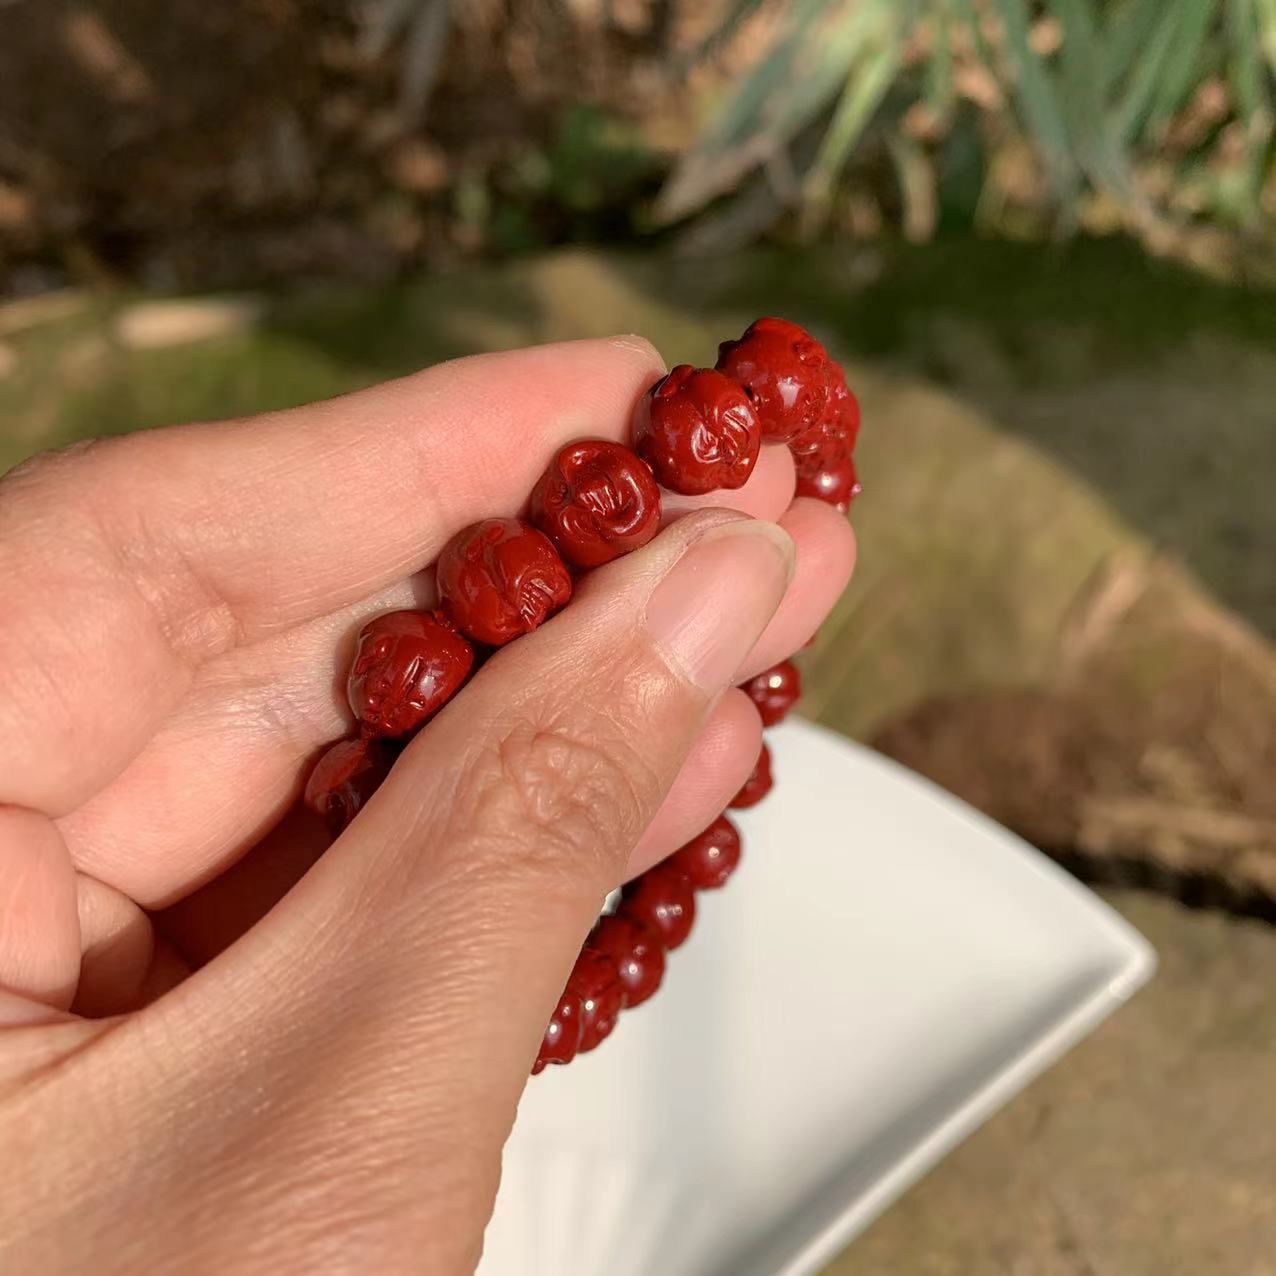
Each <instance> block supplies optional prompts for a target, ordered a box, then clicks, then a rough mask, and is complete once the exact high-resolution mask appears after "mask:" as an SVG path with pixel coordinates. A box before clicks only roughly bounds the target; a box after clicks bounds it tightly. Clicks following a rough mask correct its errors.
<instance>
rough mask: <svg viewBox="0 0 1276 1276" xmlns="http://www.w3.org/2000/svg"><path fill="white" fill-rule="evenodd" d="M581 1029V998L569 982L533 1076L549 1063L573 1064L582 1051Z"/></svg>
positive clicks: (551, 1017)
mask: <svg viewBox="0 0 1276 1276" xmlns="http://www.w3.org/2000/svg"><path fill="white" fill-rule="evenodd" d="M581 1028H582V1024H581V1004H580V997H579V996H577V994H576V993H575V992H573V991H572V987H571V984H570V982H569V983H568V985H567V988H566V990H565V991H564V992H563V995H562V996H561V997H560V998H559V999H558V1005H557V1006H555V1007H554V1013H553V1014H552V1015H551V1016H550V1018H549V1024H548V1026H547V1027H546V1029H545V1036H544V1037H543V1038H542V1039H541V1048H540V1050H539V1051H538V1052H537V1055H536V1062H535V1063H534V1064H533V1065H532V1075H533V1076H535V1075H536V1074H537V1073H538V1072H540V1071H541V1069H542V1068H544V1067H545V1065H546V1064H547V1063H571V1061H572V1060H573V1059H574V1058H575V1057H576V1055H577V1053H578V1052H579V1050H580V1038H581Z"/></svg>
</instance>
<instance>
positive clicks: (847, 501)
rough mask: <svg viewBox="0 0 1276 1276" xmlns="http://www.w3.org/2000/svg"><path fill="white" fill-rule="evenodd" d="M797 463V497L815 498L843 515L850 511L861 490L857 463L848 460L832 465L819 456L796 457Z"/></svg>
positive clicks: (842, 458) (833, 461)
mask: <svg viewBox="0 0 1276 1276" xmlns="http://www.w3.org/2000/svg"><path fill="white" fill-rule="evenodd" d="M794 461H795V465H796V469H797V485H796V486H795V488H794V494H795V495H797V496H813V497H814V498H815V499H816V500H817V501H823V502H824V503H825V504H827V505H832V506H833V507H834V508H835V509H837V510H838V511H839V512H840V513H842V514H845V513H846V511H847V510H849V509H850V508H851V502H852V501H853V500H854V499H855V498H856V497H857V496H858V495H859V494H860V490H861V489H860V482H859V477H858V475H857V474H856V473H855V462H854V461H853V460H852V459H851V458H850V457H849V456H840V457H835V458H833V459H832V460H829V461H825V460H823V459H822V458H820V457H818V456H816V457H795V458H794Z"/></svg>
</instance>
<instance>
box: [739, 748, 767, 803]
mask: <svg viewBox="0 0 1276 1276" xmlns="http://www.w3.org/2000/svg"><path fill="white" fill-rule="evenodd" d="M773 782H774V781H773V780H772V777H771V750H770V749H768V748H767V747H766V745H765V744H764V745H763V746H762V752H761V753H759V754H758V760H757V761H756V762H755V763H754V764H753V771H752V773H751V774H750V776H749V778H748V779H747V780H745V782H744V784H743V785H742V786H741V788H740V792H739V793H737V794H736V795H735V797H733V798H732V799H731V805H732V806H733V807H734V808H735V809H736V810H743V809H744V808H745V807H748V806H756V805H757V804H758V803H759V802H761V801H762V799H763V798H764V797H766V795H767V794H768V793H770V792H771V785H772V783H773Z"/></svg>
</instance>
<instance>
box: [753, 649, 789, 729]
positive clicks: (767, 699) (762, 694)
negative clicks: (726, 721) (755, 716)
mask: <svg viewBox="0 0 1276 1276" xmlns="http://www.w3.org/2000/svg"><path fill="white" fill-rule="evenodd" d="M744 693H745V695H747V696H748V697H749V699H750V700H752V701H753V703H754V704H755V705H757V707H758V713H759V714H761V715H762V725H763V726H764V727H773V726H775V724H776V723H777V722H783V721H784V719H785V717H786V716H787V715H788V712H789V710H790V709H792V708H793V706H794V705H795V704H796V703H797V702H798V699H799V697H800V696H801V695H802V675H801V674H800V673H799V672H798V667H797V665H795V664H794V663H793V662H792V661H791V660H781V661H780V663H779V664H778V665H775V666H773V667H772V668H770V669H768V670H767V671H766V672H765V673H760V674H758V676H757V677H756V678H750V679H749V681H748V682H746V683H745V684H744Z"/></svg>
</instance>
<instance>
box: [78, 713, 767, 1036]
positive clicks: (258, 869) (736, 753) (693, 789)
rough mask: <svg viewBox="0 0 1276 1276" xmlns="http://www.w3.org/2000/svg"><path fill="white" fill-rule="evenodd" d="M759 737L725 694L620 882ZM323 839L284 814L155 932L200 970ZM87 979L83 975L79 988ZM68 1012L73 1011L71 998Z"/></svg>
mask: <svg viewBox="0 0 1276 1276" xmlns="http://www.w3.org/2000/svg"><path fill="white" fill-rule="evenodd" d="M761 737H762V727H761V722H760V720H759V718H758V712H757V710H756V709H755V708H754V707H753V703H752V701H750V700H749V698H748V697H747V696H746V695H745V694H744V693H743V692H741V691H729V692H728V693H727V694H726V695H725V696H723V698H722V699H721V700H720V701H719V702H718V705H717V707H716V708H715V709H714V711H713V714H712V716H711V717H710V718H709V721H708V723H707V724H706V726H705V729H704V731H703V732H702V733H701V735H700V738H699V739H698V740H697V741H696V743H695V744H694V745H693V746H692V749H691V753H690V754H689V756H688V757H687V760H686V762H685V763H684V764H683V766H682V769H681V770H680V771H679V772H678V776H677V779H675V780H674V783H673V787H672V788H671V789H670V791H669V795H668V796H667V797H666V798H665V800H664V802H663V803H662V805H661V807H660V811H659V813H658V814H657V815H656V817H655V819H654V820H653V821H652V822H651V825H650V827H649V828H648V829H647V831H646V832H645V833H644V834H643V835H642V838H641V839H640V840H639V843H638V845H637V846H636V847H635V848H634V852H633V855H632V856H631V857H630V860H629V864H628V866H627V867H626V869H625V875H626V876H627V877H633V876H636V875H637V874H638V873H641V872H642V871H643V870H644V869H647V868H649V867H650V866H651V865H652V864H654V863H656V862H657V861H658V860H662V859H664V857H665V856H666V855H670V854H672V852H673V851H675V850H677V848H678V847H679V846H681V845H682V844H683V843H684V842H687V841H689V840H690V839H691V838H692V837H694V836H695V835H696V834H697V833H699V832H700V830H701V829H703V828H705V827H706V826H707V825H708V824H709V823H711V822H712V820H713V818H714V817H715V816H716V815H718V814H719V812H721V811H722V809H723V808H724V807H725V806H726V805H727V803H728V802H729V801H730V800H731V798H732V797H733V796H734V795H735V794H736V793H737V792H738V791H739V788H740V785H741V784H743V783H744V780H745V778H746V777H747V776H748V774H749V771H750V770H751V769H752V768H753V764H754V762H755V760H756V759H757V756H758V748H759V745H760V744H761ZM329 840H330V839H329V835H328V832H327V830H326V829H325V828H324V827H323V826H322V825H321V824H320V822H319V821H318V820H316V819H315V818H314V816H313V815H311V814H310V813H309V812H308V811H305V810H304V809H301V808H298V809H296V810H294V811H292V812H291V813H290V814H289V815H288V816H286V817H285V819H284V820H283V822H282V823H281V824H280V825H279V826H278V827H277V828H275V829H272V830H271V832H270V833H269V834H268V835H267V836H266V838H265V840H264V841H263V842H262V843H261V844H260V845H259V846H256V847H254V848H253V850H252V851H251V852H250V853H249V854H248V855H247V856H245V857H244V858H243V859H242V860H240V861H239V862H238V863H236V864H234V865H233V866H232V867H231V868H229V869H228V870H227V871H226V872H224V873H221V874H219V875H218V876H216V877H214V878H213V879H212V880H211V881H210V882H208V884H207V885H206V886H203V887H201V888H200V889H199V890H197V891H195V893H194V894H192V895H189V896H187V897H186V898H184V899H181V900H179V901H178V902H177V903H175V904H173V905H172V906H171V907H169V908H167V909H165V910H164V911H163V912H162V913H159V914H156V915H155V917H154V922H155V927H156V929H157V931H159V933H160V934H161V935H163V936H164V937H165V938H166V939H167V941H168V942H169V944H170V945H171V946H172V947H173V948H175V949H177V950H179V951H180V953H181V954H182V956H183V957H184V958H185V959H186V961H187V962H189V964H190V965H192V966H202V965H204V964H205V963H206V962H209V961H211V960H212V959H213V958H214V957H216V956H217V954H218V953H220V952H223V951H225V949H227V948H229V947H230V945H231V944H232V943H234V942H235V941H236V940H237V939H239V938H240V936H241V935H243V934H245V933H246V932H247V931H248V930H249V929H250V928H251V927H252V926H255V925H256V924H257V923H258V922H259V921H261V919H262V918H263V917H265V915H266V914H267V913H268V912H269V911H270V910H271V909H272V908H273V907H274V906H275V905H276V904H277V903H279V901H280V900H281V899H283V897H284V896H285V895H286V894H287V893H288V892H289V891H290V890H291V889H292V888H293V887H294V886H295V885H296V884H297V883H298V882H299V881H300V880H301V878H302V876H303V875H304V874H305V873H306V872H307V871H308V870H309V869H310V868H312V867H313V866H314V864H315V863H316V862H317V861H318V859H319V857H320V856H321V855H322V854H323V853H324V851H325V850H326V849H327V848H328V844H329ZM81 880H82V881H83V880H84V879H81ZM81 917H82V918H83V903H82V904H81ZM82 925H83V922H82ZM87 977H88V975H87V970H86V974H85V975H84V976H83V977H82V979H81V990H83V986H84V979H85V978H87ZM76 1008H77V1009H79V1008H80V1006H79V1000H78V997H77V1002H76ZM118 1008H120V1009H123V1008H126V1007H118ZM85 1013H88V1012H87V1011H85ZM94 1013H100V1012H97V1011H95V1012H94Z"/></svg>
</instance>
